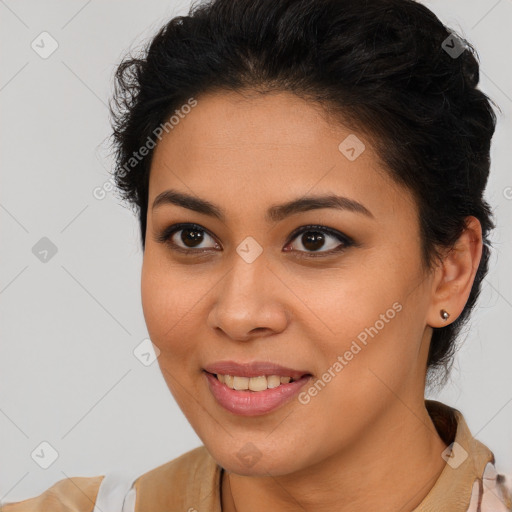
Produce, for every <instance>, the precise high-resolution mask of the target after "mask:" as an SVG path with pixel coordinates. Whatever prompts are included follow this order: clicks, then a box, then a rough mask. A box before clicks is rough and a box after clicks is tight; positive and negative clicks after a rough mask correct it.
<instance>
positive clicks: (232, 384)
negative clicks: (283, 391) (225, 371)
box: [217, 374, 292, 391]
mask: <svg viewBox="0 0 512 512" xmlns="http://www.w3.org/2000/svg"><path fill="white" fill-rule="evenodd" d="M217 379H219V380H220V382H223V383H224V384H226V386H228V388H231V389H236V390H244V389H250V390H251V391H264V390H265V389H267V388H270V389H271V388H277V386H279V385H280V384H287V383H288V382H290V381H291V380H292V379H291V377H281V376H279V375H269V376H268V377H266V376H265V375H261V376H260V377H238V376H234V375H220V374H217Z"/></svg>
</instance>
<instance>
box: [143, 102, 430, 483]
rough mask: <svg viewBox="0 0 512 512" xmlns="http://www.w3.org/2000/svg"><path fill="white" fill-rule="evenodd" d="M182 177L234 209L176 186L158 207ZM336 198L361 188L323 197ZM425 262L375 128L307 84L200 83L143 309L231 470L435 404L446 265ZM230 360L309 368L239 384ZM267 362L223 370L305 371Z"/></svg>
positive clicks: (167, 150) (153, 216) (277, 459)
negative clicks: (434, 337) (212, 87)
mask: <svg viewBox="0 0 512 512" xmlns="http://www.w3.org/2000/svg"><path fill="white" fill-rule="evenodd" d="M184 111H185V109H184ZM186 111H187V112H188V111H189V109H186ZM354 135H355V136H356V137H358V139H359V141H360V142H358V140H357V139H355V138H354ZM347 137H349V138H348V139H347ZM361 142H362V143H364V145H365V148H363V146H361ZM340 144H341V146H340ZM169 190H172V191H173V192H175V193H179V194H182V195H183V196H190V197H191V199H193V200H194V201H196V200H200V201H203V202H207V203H208V205H210V206H212V207H213V208H214V210H215V211H216V212H218V213H219V215H221V216H222V217H221V218H219V217H218V216H216V215H213V214H211V212H210V213H208V212H207V209H206V208H202V211H196V209H194V207H193V203H192V201H190V202H189V203H188V207H187V206H186V205H185V204H184V203H182V204H181V206H179V205H178V204H176V203H175V202H173V201H170V200H169V197H170V195H169V194H168V195H167V199H168V200H165V196H160V198H161V199H160V201H159V204H158V206H156V207H153V203H154V201H155V199H156V198H157V197H158V196H159V195H161V194H162V193H164V192H166V191H169ZM324 196H339V197H342V198H345V199H340V200H338V202H337V207H334V201H333V202H331V203H330V204H320V203H317V204H316V205H315V204H314V203H312V202H311V200H310V199H311V198H323V197H324ZM174 197H177V196H174ZM295 201H302V203H298V205H296V206H297V207H290V208H287V207H284V208H282V207H281V205H286V204H288V203H293V202H295ZM301 204H302V207H301ZM315 206H317V207H315ZM319 206H321V207H319ZM178 223H183V224H187V225H188V226H181V227H180V228H178V229H177V230H176V231H175V232H174V233H170V231H169V228H170V227H172V226H173V225H176V224H178ZM189 224H193V225H194V226H190V225H189ZM311 225H314V226H315V227H309V228H308V227H307V226H311ZM299 228H304V229H302V230H300V231H299V232H297V231H298V230H299ZM166 230H167V231H166ZM294 232H295V233H294ZM165 235H168V236H167V242H165V241H162V239H163V238H165ZM159 237H160V239H161V240H160V241H158V238H159ZM172 243H174V244H175V246H174V247H173V245H172ZM180 249H181V250H180ZM187 250H188V252H183V251H187ZM421 261H422V260H421V250H420V233H419V223H418V220H417V210H416V205H415V203H414V201H413V200H412V196H411V194H410V193H409V192H408V191H407V190H406V189H404V188H401V187H399V186H398V185H396V184H395V183H394V182H393V181H391V180H390V178H389V177H388V176H387V175H386V174H385V173H384V172H383V170H382V167H381V166H380V163H379V161H378V159H377V156H376V154H375V152H374V151H373V149H372V146H371V144H370V142H369V141H368V140H366V139H365V138H364V136H362V135H361V134H357V133H355V134H354V133H353V132H351V131H350V130H349V129H347V128H344V127H343V126H340V125H339V124H334V123H328V122H327V121H326V119H325V118H324V117H323V116H322V114H321V111H320V110H319V109H318V108H317V107H314V106H312V105H311V104H308V103H306V102H304V101H303V100H301V99H299V98H297V97H295V96H293V95H291V94H288V93H275V94H268V95H265V96H261V97H256V96H254V97H253V98H251V99H246V98H242V97H241V96H240V95H239V94H235V93H217V94H209V95H205V96H202V97H200V98H198V100H197V105H196V106H194V107H193V108H191V109H190V112H188V113H187V114H186V115H184V114H182V115H181V116H180V117H179V122H178V123H177V124H175V125H174V128H173V129H172V130H170V131H169V133H168V134H165V135H164V137H163V138H162V140H161V142H159V144H158V146H157V147H156V149H155V153H154V155H153V162H152V166H151V176H150V184H149V208H148V217H147V234H146V247H145V254H144V261H143V268H142V304H143V310H144V316H145V320H146V323H147V327H148V331H149V334H150V337H151V339H152V341H153V343H154V344H155V345H156V346H157V347H158V349H159V350H160V355H159V358H158V361H159V364H160V367H161V370H162V372H163V376H164V378H165V380H166V382H167V384H168V386H169V389H170V390H171V392H172V394H173V395H174V397H175V399H176V401H177V403H178V404H179V406H180V407H181V409H182V410H183V412H184V414H185V415H186V417H187V419H188V421H189V422H190V424H191V425H192V427H193V428H194V430H195V431H196V432H197V434H198V436H199V437H200V438H201V440H202V441H203V442H204V444H205V445H206V447H207V448H208V450H209V451H210V453H211V454H212V455H213V457H214V458H215V459H216V460H217V462H218V463H219V464H221V465H222V466H223V467H225V468H227V469H228V470H230V471H233V472H235V473H240V474H245V475H265V474H268V473H271V474H273V475H284V474H289V473H292V472H294V471H300V470H303V469H306V468H308V467H310V466H312V465H313V464H316V463H320V462H322V461H325V460H327V459H328V458H329V457H331V456H332V455H333V454H341V453H343V452H344V451H348V450H349V449H350V448H351V447H353V446H354V444H355V443H357V442H360V440H361V439H364V437H365V436H367V437H368V436H371V432H372V429H375V428H376V426H377V425H379V424H380V425H382V424H383V422H384V421H385V418H393V417H394V418H395V419H396V416H397V414H398V412H399V413H400V414H403V412H404V410H405V408H404V404H408V405H409V406H411V407H412V406H413V404H414V403H419V402H420V401H422V399H423V390H424V373H425V370H424V368H425V361H426V356H427V351H428V341H429V339H430V334H431V328H430V327H429V326H427V323H426V317H427V310H428V309H429V307H430V304H431V295H432V292H431V289H432V278H431V275H430V274H428V273H426V272H425V269H424V267H423V266H422V263H421ZM226 361H227V362H233V363H238V364H240V365H242V366H243V365H249V364H252V363H254V362H261V363H271V364H275V365H280V366H282V367H285V368H287V369H291V370H296V371H297V372H298V373H297V375H295V380H296V383H295V384H294V383H293V382H291V383H289V384H285V383H283V384H282V385H280V386H279V387H276V388H271V389H270V390H266V391H252V390H230V389H228V387H227V386H226V384H225V383H224V384H222V383H221V382H220V381H218V380H215V381H214V379H215V377H212V376H211V375H209V374H208V373H206V371H205V368H210V370H212V368H211V367H212V366H215V363H218V362H223V363H224V362H226ZM252 369H253V370H254V371H253V372H252V373H251V371H250V370H251V367H249V369H247V368H245V370H247V372H245V371H244V369H237V368H235V369H233V368H230V367H229V366H223V367H222V366H221V367H220V369H217V371H212V373H222V374H230V375H235V376H238V377H246V378H245V379H244V378H238V379H234V384H235V387H244V385H245V384H246V383H248V382H251V383H252V384H251V386H252V387H254V386H259V385H262V384H263V386H264V385H265V383H266V384H267V385H268V384H269V383H270V384H271V385H276V384H277V382H276V380H275V378H272V377H271V378H270V379H268V380H262V379H261V378H260V379H254V380H252V379H251V381H248V378H247V377H248V376H250V375H253V376H256V375H271V374H274V375H275V374H277V375H279V374H280V373H281V374H282V373H284V375H282V376H284V377H286V376H287V375H286V374H287V373H288V374H290V373H291V372H290V371H289V370H282V369H281V370H279V369H273V368H272V367H270V366H269V367H266V368H265V367H263V366H262V367H260V368H254V367H252ZM213 370H215V368H214V369H213ZM305 374H307V375H309V376H306V377H304V378H302V379H301V380H300V382H297V381H298V380H299V378H300V377H301V376H302V375H305ZM288 376H290V375H288ZM229 380H230V379H229V378H228V381H229ZM280 380H281V379H278V381H280ZM284 380H285V379H284ZM212 390H214V392H212ZM259 393H262V394H261V395H258V394H259ZM216 396H218V397H219V398H216ZM398 397H399V398H398ZM421 403H422V402H421Z"/></svg>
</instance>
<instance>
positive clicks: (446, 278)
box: [427, 216, 482, 327]
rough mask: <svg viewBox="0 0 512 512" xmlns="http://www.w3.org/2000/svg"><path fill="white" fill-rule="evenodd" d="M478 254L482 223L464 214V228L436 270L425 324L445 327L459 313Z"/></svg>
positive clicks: (480, 248) (472, 276)
mask: <svg viewBox="0 0 512 512" xmlns="http://www.w3.org/2000/svg"><path fill="white" fill-rule="evenodd" d="M481 257H482V226H481V224H480V222H479V220H478V219H477V218H476V217H473V216H471V217H467V218H466V228H465V229H464V231H463V233H462V234H461V236H460V237H459V239H458V240H457V241H456V242H455V244H454V246H453V247H452V248H451V249H449V250H448V251H447V252H446V254H445V255H444V256H443V259H442V261H441V262H440V264H439V266H438V267H437V269H436V271H435V273H436V277H435V279H434V281H433V289H432V301H431V306H430V310H429V312H428V317H427V323H428V325H430V326H431V327H444V326H445V325H448V324H449V323H451V322H453V321H454V320H456V319H457V317H458V316H459V315H460V314H461V312H462V310H463V309H464V306H465V305H466V302H467V300H468V298H469V294H470V293H471V288H472V286H473V282H474V280H475V275H476V272H477V270H478V266H479V264H480V259H481Z"/></svg>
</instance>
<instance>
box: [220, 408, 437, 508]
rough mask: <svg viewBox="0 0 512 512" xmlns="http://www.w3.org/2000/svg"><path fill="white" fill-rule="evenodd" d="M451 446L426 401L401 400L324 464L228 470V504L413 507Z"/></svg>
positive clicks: (225, 503) (225, 492)
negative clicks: (258, 471)
mask: <svg viewBox="0 0 512 512" xmlns="http://www.w3.org/2000/svg"><path fill="white" fill-rule="evenodd" d="M446 446H447V445H446V444H445V443H444V442H443V441H442V439H441V438H440V437H439V434H438V433H437V431H436V428H435V426H434V424H433V422H432V419H431V418H430V416H429V414H428V412H427V410H426V408H425V406H424V403H422V404H421V406H420V407H418V408H417V409H415V410H411V409H409V408H408V407H407V406H406V405H404V404H403V403H398V404H397V405H396V407H394V408H393V409H391V410H390V411H389V412H388V414H386V416H385V417H383V418H382V419H381V420H380V422H379V424H374V425H372V426H371V427H370V428H369V430H368V432H365V433H361V434H360V435H359V436H358V438H357V443H353V444H352V445H351V446H349V447H345V448H344V449H343V450H341V451H339V452H337V453H334V454H332V455H331V456H330V457H329V458H328V459H325V460H323V461H322V463H321V464H317V465H315V466H311V467H308V468H305V469H302V470H299V471H297V472H294V473H293V474H289V475H284V476H279V477H250V476H241V475H237V474H234V473H227V472H224V473H223V474H224V477H223V481H222V493H221V494H222V510H223V512H256V511H260V510H262V509H264V510H281V511H283V512H288V511H290V512H291V511H296V510H297V509H298V508H299V509H304V510H315V511H316V512H324V511H329V512H331V511H332V510H336V511H338V512H348V511H353V510H365V509H370V508H375V509H378V510H379V511H380V512H392V511H393V512H396V511H397V510H400V511H401V512H407V511H409V512H410V511H412V510H414V509H415V508H416V507H417V506H418V505H419V504H420V503H421V501H422V500H423V499H424V497H425V496H426V495H427V494H428V492H429V491H430V489H431V488H432V487H433V485H434V483H435V481H436V480H437V478H438V477H439V475H440V473H441V471H442V470H443V468H444V466H445V461H444V460H443V458H442V457H441V453H442V452H443V450H444V449H445V448H446ZM390 490H392V492H390Z"/></svg>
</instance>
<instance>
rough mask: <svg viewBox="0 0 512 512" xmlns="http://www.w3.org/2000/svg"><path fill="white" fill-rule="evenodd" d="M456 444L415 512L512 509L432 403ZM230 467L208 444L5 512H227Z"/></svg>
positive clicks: (454, 418) (74, 484)
mask: <svg viewBox="0 0 512 512" xmlns="http://www.w3.org/2000/svg"><path fill="white" fill-rule="evenodd" d="M425 404H426V407H427V410H428V412H429V414H430V416H431V417H432V420H433V422H434V424H435V426H436V428H437V430H438V432H439V434H440V435H441V437H442V438H443V440H444V441H445V443H446V444H448V445H449V447H448V449H447V450H446V452H445V453H444V454H443V455H442V456H443V458H444V459H445V460H446V465H445V467H444V469H443V471H442V472H441V475H440V476H439V478H438V479H437V481H436V482H435V484H434V486H433V487H432V489H431V490H430V492H429V493H428V494H427V496H426V497H425V498H424V499H423V501H422V502H421V503H420V505H419V506H418V507H416V508H415V509H414V511H412V512H441V511H449V512H506V511H512V474H509V475H504V474H500V473H498V472H497V471H496V469H495V460H494V455H493V453H492V452H491V451H490V450H489V448H487V447H486V446H485V445H483V444H482V443H481V442H480V441H477V440H476V439H474V438H473V436H472V435H471V432H470V431H469V429H468V426H467V425H466V422H465V420H464V417H463V416H462V414H461V413H460V412H459V411H457V410H456V409H453V408H451V407H449V406H447V405H444V404H442V403H440V402H437V401H433V400H426V401H425ZM222 472H223V469H222V468H221V467H220V466H219V465H218V464H217V463H216V462H215V460H214V459H213V458H212V457H211V455H210V454H209V452H208V451H207V450H206V448H205V447H204V446H201V447H199V448H196V449H194V450H191V451H189V452H187V453H185V454H183V455H181V456H180V457H178V458H176V459H174V460H172V461H170V462H167V463H166V464H163V465H161V466H159V467H157V468H155V469H153V470H151V471H149V472H147V473H145V474H143V475H142V476H139V477H137V478H134V479H131V478H129V477H124V478H121V477H118V476H116V474H114V473H112V474H108V475H107V476H106V477H103V476H98V477H82V478H80V477H75V478H69V479H64V480H60V481H59V482H57V483H56V484H55V485H53V486H52V487H50V488H49V489H48V490H47V491H45V492H44V493H42V494H41V495H40V496H37V497H35V498H30V499H27V500H24V501H21V502H17V503H11V504H4V505H3V508H1V509H0V510H1V511H2V512H47V511H51V512H174V511H180V512H193V511H196V512H197V511H201V512H202V511H208V512H222V510H221V499H220V489H221V485H220V484H221V477H222Z"/></svg>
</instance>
